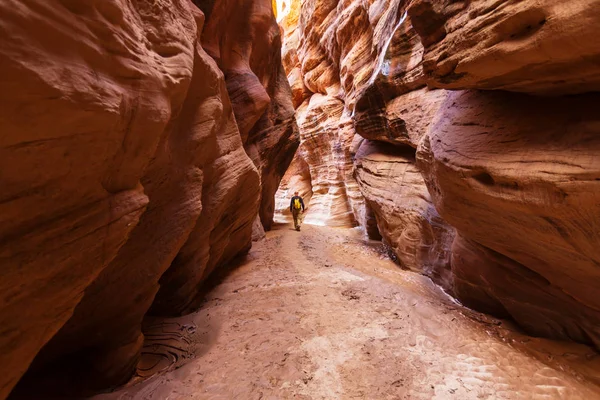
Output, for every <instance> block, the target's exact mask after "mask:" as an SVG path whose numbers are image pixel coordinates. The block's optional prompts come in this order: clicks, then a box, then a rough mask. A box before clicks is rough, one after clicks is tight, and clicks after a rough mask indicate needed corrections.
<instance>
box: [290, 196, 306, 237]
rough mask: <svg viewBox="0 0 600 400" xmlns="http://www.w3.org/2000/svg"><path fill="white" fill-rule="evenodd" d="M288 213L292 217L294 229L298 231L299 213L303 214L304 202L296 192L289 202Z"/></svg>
mask: <svg viewBox="0 0 600 400" xmlns="http://www.w3.org/2000/svg"><path fill="white" fill-rule="evenodd" d="M290 211H291V212H292V216H293V217H294V228H296V230H297V231H299V230H300V213H301V212H304V201H303V200H302V197H300V196H299V194H298V192H294V197H292V199H291V200H290Z"/></svg>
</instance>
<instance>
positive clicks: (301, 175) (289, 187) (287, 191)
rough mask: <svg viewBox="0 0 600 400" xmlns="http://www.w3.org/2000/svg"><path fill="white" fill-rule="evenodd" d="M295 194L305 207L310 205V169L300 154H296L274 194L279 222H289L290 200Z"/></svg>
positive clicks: (290, 213) (290, 215) (290, 214)
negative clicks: (299, 197) (296, 193)
mask: <svg viewBox="0 0 600 400" xmlns="http://www.w3.org/2000/svg"><path fill="white" fill-rule="evenodd" d="M295 192H298V194H299V195H300V196H301V197H302V199H303V201H304V204H305V205H308V204H310V199H311V198H312V194H313V193H312V184H311V181H310V169H309V167H308V164H307V163H306V160H305V159H304V158H303V157H302V155H301V152H297V153H296V155H295V156H294V159H293V160H292V163H291V164H290V166H289V168H288V170H287V171H286V172H285V175H284V176H283V179H282V180H281V184H280V185H279V189H278V190H277V193H276V194H275V214H276V216H277V217H278V219H279V222H291V220H292V219H291V218H292V212H291V211H290V199H291V198H292V196H293V195H294V193H295Z"/></svg>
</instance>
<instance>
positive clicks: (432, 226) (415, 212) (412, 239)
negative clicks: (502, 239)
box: [355, 140, 454, 288]
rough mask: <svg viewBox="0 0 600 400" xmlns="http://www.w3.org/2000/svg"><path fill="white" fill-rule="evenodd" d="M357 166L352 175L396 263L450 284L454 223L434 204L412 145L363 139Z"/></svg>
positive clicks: (446, 284) (442, 283)
mask: <svg viewBox="0 0 600 400" xmlns="http://www.w3.org/2000/svg"><path fill="white" fill-rule="evenodd" d="M355 166H356V180H357V181H358V185H359V186H360V189H361V191H362V193H363V195H364V196H365V199H366V200H367V203H368V204H369V206H370V208H371V209H372V210H373V213H374V214H375V217H376V219H377V226H378V227H379V232H380V233H381V235H382V236H383V238H384V239H385V241H386V242H387V243H388V244H389V245H390V247H391V248H392V249H393V251H394V253H395V254H396V255H397V257H398V261H399V262H400V264H401V265H402V266H403V267H404V268H407V269H410V270H412V271H415V272H419V273H422V274H424V275H427V276H430V277H432V278H433V280H434V281H435V282H436V283H439V284H440V285H442V286H443V287H445V288H451V282H452V277H451V273H450V247H451V244H452V240H453V239H454V229H452V228H451V227H450V226H449V225H448V224H447V223H446V222H445V221H444V220H443V219H442V218H441V217H440V216H439V215H438V213H437V211H436V210H435V208H434V207H433V204H432V203H431V199H430V197H429V193H428V192H427V188H426V186H425V182H424V181H423V177H422V176H421V173H420V172H419V170H418V169H417V167H416V165H415V156H414V151H413V150H412V149H410V148H404V149H403V150H401V149H398V148H397V147H394V146H392V145H389V144H384V143H378V142H371V141H368V140H365V141H363V142H362V144H361V146H360V148H359V150H358V152H357V153H356V160H355Z"/></svg>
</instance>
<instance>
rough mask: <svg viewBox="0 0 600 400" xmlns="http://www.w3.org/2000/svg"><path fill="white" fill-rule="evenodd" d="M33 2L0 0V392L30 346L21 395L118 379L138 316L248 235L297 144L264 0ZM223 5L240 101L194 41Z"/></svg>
mask: <svg viewBox="0 0 600 400" xmlns="http://www.w3.org/2000/svg"><path fill="white" fill-rule="evenodd" d="M47 3H48V2H45V1H37V0H33V1H29V2H27V3H22V2H19V1H12V0H9V1H7V2H3V3H2V4H1V5H0V31H2V37H3V40H2V46H0V61H1V62H0V73H1V75H0V76H1V78H0V82H1V84H2V89H3V90H2V91H1V93H0V103H1V107H0V121H1V124H0V126H1V128H0V129H1V130H2V135H1V136H2V138H3V141H2V143H0V181H1V182H2V188H1V189H0V195H1V196H2V199H3V200H2V201H1V202H0V211H1V212H0V218H1V219H2V224H1V225H2V227H1V228H0V238H1V239H0V242H1V243H2V245H1V246H0V271H1V272H0V289H2V293H3V295H2V300H1V302H0V350H1V352H2V354H3V363H2V365H1V367H0V371H1V372H2V374H1V377H0V398H5V397H6V396H7V395H8V394H9V392H10V391H11V389H12V388H13V387H14V385H15V384H16V383H17V381H18V380H19V378H20V377H21V376H22V375H23V374H24V373H25V371H26V370H27V369H28V368H29V367H30V365H31V364H32V362H33V365H31V368H30V371H29V373H28V374H27V377H26V378H25V380H24V381H23V384H22V385H20V386H19V388H18V389H17V392H19V393H28V394H30V395H33V396H34V397H35V396H37V394H39V393H40V392H41V391H44V392H45V393H51V391H52V390H55V389H57V387H58V389H60V386H61V382H65V381H66V382H69V384H68V385H62V386H63V389H64V387H69V388H70V389H72V390H73V391H74V392H77V391H81V390H90V389H91V390H96V389H100V388H105V387H107V386H112V385H116V384H119V383H122V382H124V381H126V380H127V379H128V378H129V376H130V375H131V373H132V372H133V370H134V368H135V364H136V361H137V358H138V355H139V350H140V348H141V345H142V343H143V336H142V334H141V322H142V319H143V317H144V315H145V314H146V313H147V312H148V310H149V309H150V308H151V309H152V312H153V313H156V314H163V315H165V314H177V313H180V312H185V311H186V310H188V309H189V307H191V306H192V307H193V300H194V298H195V297H196V295H197V294H198V290H199V287H200V285H201V283H202V282H203V280H205V279H206V277H207V276H208V274H210V272H211V271H213V270H214V269H215V268H218V267H219V266H220V265H223V264H224V263H226V262H227V261H228V260H230V259H231V258H233V257H234V256H235V255H236V254H238V253H240V252H242V251H245V250H247V249H248V248H249V246H250V245H251V235H252V225H253V222H254V220H255V219H256V217H257V215H258V214H260V217H261V220H262V221H263V224H264V225H269V224H270V218H272V212H273V208H274V205H273V203H274V198H273V196H274V193H275V190H276V188H277V186H278V183H279V180H280V179H281V177H282V176H283V174H284V172H285V170H286V168H287V165H288V164H289V163H290V162H291V159H292V157H293V154H294V151H295V149H296V147H297V146H298V138H297V133H296V132H295V130H296V128H295V120H294V115H293V107H292V105H291V94H290V93H291V91H290V88H289V85H288V84H287V81H286V80H285V79H283V73H282V67H281V62H280V54H279V49H278V46H279V45H278V43H279V42H278V40H279V39H278V38H279V30H278V28H277V26H276V24H275V21H274V17H273V15H272V11H271V2H270V1H266V0H264V1H263V0H256V1H247V2H246V3H247V4H246V6H247V7H245V8H236V7H234V6H233V5H232V4H229V3H231V2H226V1H223V2H221V1H216V2H214V3H215V4H214V10H213V5H211V7H210V12H207V15H209V16H212V17H209V18H208V19H207V22H206V25H205V16H204V14H203V12H202V11H201V9H199V8H198V7H197V6H196V5H195V4H193V3H192V2H191V1H189V0H159V1H154V2H145V1H124V0H108V1H102V2H94V3H93V4H92V3H89V4H88V3H86V4H83V3H82V2H80V1H75V0H64V1H61V2H59V3H58V4H54V3H53V4H52V5H50V4H47ZM200 3H204V2H200ZM201 6H202V7H203V8H206V7H208V6H207V5H206V4H201ZM232 9H233V10H234V14H235V13H237V14H235V15H234V16H232V17H231V18H236V20H238V21H242V22H245V25H244V28H245V29H246V32H247V33H248V32H252V33H253V35H254V36H253V40H252V44H253V48H252V51H250V52H249V56H248V57H247V58H244V60H245V61H248V65H249V68H248V69H246V70H243V71H242V74H243V75H244V76H245V77H246V78H247V79H250V80H253V81H255V82H257V85H258V86H260V88H262V90H261V89H260V88H259V87H258V86H256V90H250V91H249V92H247V93H246V94H245V96H246V97H245V98H244V99H243V100H240V99H239V97H237V93H236V91H235V88H236V87H235V85H234V84H232V81H233V82H235V78H234V77H233V78H232V76H235V75H230V74H229V72H230V71H231V68H230V64H225V63H223V60H222V59H220V58H219V57H217V56H215V54H213V53H211V52H210V51H209V52H208V53H207V52H206V51H205V48H206V49H209V50H212V47H211V45H210V44H211V36H210V35H221V34H222V32H220V31H215V29H216V28H214V26H215V24H218V22H219V21H220V20H222V18H223V13H225V12H228V10H232ZM204 11H206V9H204ZM211 18H212V19H211ZM211 22H212V24H211ZM205 27H206V29H205V30H204V34H203V28H205ZM241 34H242V35H243V34H244V33H243V32H242V33H241ZM248 35H249V33H248ZM221 44H222V45H223V46H224V48H225V49H224V50H222V51H221V54H227V53H228V52H229V54H234V53H236V52H237V49H238V48H247V44H246V43H241V39H240V38H239V37H230V41H229V42H227V41H225V42H221ZM236 46H237V47H236ZM245 46H246V47H245ZM236 68H237V67H235V68H233V69H236ZM236 70H240V71H241V69H239V68H238V69H236ZM248 102H250V103H252V104H258V105H259V107H256V108H255V107H252V106H248V107H247V109H246V108H244V105H245V104H247V103H248ZM245 110H247V111H245ZM263 183H264V184H263ZM157 293H158V294H157ZM34 358H35V361H34ZM61 380H62V381H61ZM50 385H54V386H50ZM32 389H33V390H34V392H33V394H32V393H29V392H30V391H31V390H32ZM47 390H49V391H50V392H48V391H47Z"/></svg>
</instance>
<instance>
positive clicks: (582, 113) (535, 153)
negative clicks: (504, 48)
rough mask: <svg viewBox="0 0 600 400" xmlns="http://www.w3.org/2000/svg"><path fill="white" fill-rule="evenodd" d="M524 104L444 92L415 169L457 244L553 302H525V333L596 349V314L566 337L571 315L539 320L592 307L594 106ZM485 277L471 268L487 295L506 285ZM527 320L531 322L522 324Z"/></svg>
mask: <svg viewBox="0 0 600 400" xmlns="http://www.w3.org/2000/svg"><path fill="white" fill-rule="evenodd" d="M533 100H534V99H532V97H530V96H526V95H518V94H507V93H485V92H470V91H467V92H455V93H452V94H451V95H450V97H449V98H448V100H447V102H446V103H445V104H444V106H443V109H444V112H443V114H442V115H441V116H440V119H439V121H438V122H437V123H436V124H435V126H434V127H433V129H432V130H431V131H430V136H429V139H428V140H427V141H426V142H424V143H423V146H422V147H421V149H420V153H419V161H420V166H421V168H422V170H423V171H424V174H425V177H426V181H427V184H428V186H429V188H430V192H431V195H432V197H433V199H434V202H435V205H436V208H437V209H438V211H439V212H440V214H441V215H442V216H443V217H444V218H445V219H446V220H447V221H448V222H449V223H450V224H452V225H453V226H455V227H456V228H457V229H458V231H459V232H460V233H461V235H462V236H464V237H466V238H468V239H471V240H474V241H475V242H477V243H479V244H481V245H483V246H485V247H487V248H489V249H491V250H493V251H495V252H497V253H499V254H500V255H503V256H505V257H508V258H510V259H511V260H514V261H513V265H514V263H518V264H521V265H523V266H524V267H525V268H526V269H529V270H530V273H531V274H535V275H537V276H538V277H539V281H541V282H545V284H544V285H545V286H546V289H544V290H546V291H548V292H552V293H554V295H553V296H549V297H547V298H539V297H536V296H534V295H533V293H532V294H531V298H529V299H528V302H529V303H530V304H531V305H532V306H533V305H534V304H535V305H536V308H537V309H538V311H537V312H536V313H535V314H536V315H533V313H531V314H532V315H530V316H529V317H527V318H528V319H529V320H530V321H529V322H528V323H526V324H527V327H528V328H530V331H534V332H536V333H542V332H543V333H544V334H545V335H546V336H548V335H549V336H553V337H557V338H564V339H568V338H571V339H575V340H579V341H586V342H590V341H591V342H594V343H595V344H596V345H598V344H599V341H598V337H599V336H598V335H599V333H600V332H599V331H598V328H597V326H599V325H598V318H600V313H598V312H597V311H596V312H591V313H588V312H587V311H585V314H586V318H585V319H584V320H586V321H588V322H586V323H585V324H584V325H585V326H584V325H579V326H578V328H579V329H580V332H578V333H575V330H576V329H575V327H573V323H572V322H569V321H570V320H571V318H572V316H571V315H564V317H561V315H563V314H562V313H556V312H555V311H552V312H551V315H552V316H551V317H550V316H544V315H545V314H546V313H545V312H544V311H543V310H544V309H548V310H556V309H561V308H562V307H564V306H565V305H566V304H571V303H572V304H579V307H572V311H571V313H573V314H577V313H578V312H580V311H581V312H584V310H585V309H589V310H590V311H591V310H598V309H599V308H600V304H598V296H597V288H598V285H599V284H600V269H599V268H598V265H599V262H600V253H599V250H598V249H600V242H599V240H600V235H599V232H600V231H599V228H598V226H597V223H596V221H598V217H599V216H600V208H598V204H600V202H599V200H600V190H599V189H600V183H599V180H598V179H599V178H600V160H599V159H598V156H597V155H598V154H600V153H599V151H600V140H599V139H598V137H599V136H598V133H599V132H600V120H599V119H598V115H597V113H596V111H595V110H596V108H597V104H600V103H599V101H600V98H599V97H598V95H596V94H593V95H592V94H590V95H580V96H577V97H574V96H572V97H569V98H535V101H533ZM462 247H464V246H462ZM469 264H470V265H477V264H476V263H473V262H469ZM460 268H461V269H465V268H466V267H465V263H463V264H461V267H460ZM505 268H508V267H505ZM511 269H514V267H512V266H511ZM491 271H493V269H492V268H491V267H485V268H484V267H483V266H482V267H480V269H478V272H479V273H480V274H481V275H482V276H483V277H484V278H483V279H485V280H486V281H487V285H486V286H488V287H487V289H489V290H490V291H492V292H493V291H494V290H500V288H501V287H502V286H503V285H504V284H505V282H504V281H503V280H499V279H497V278H495V276H496V274H494V276H490V277H489V278H485V277H486V276H487V275H488V274H490V272H491ZM463 279H465V280H468V278H466V277H463ZM535 286H537V285H532V284H528V282H527V281H525V280H523V281H522V282H521V283H520V284H519V285H518V286H515V287H513V288H512V290H511V292H514V295H515V296H521V297H527V296H528V294H527V292H529V291H532V290H533V289H532V288H533V287H535ZM559 293H561V294H560V295H559ZM551 298H553V299H554V300H553V301H551V300H550V299H551ZM542 299H543V300H542ZM511 310H514V308H511ZM509 312H511V311H510V310H509ZM525 314H526V315H529V314H530V313H525ZM515 318H517V320H519V319H520V318H519V315H518V314H517V315H515ZM536 318H540V321H539V323H533V322H531V320H535V319H536ZM543 318H546V319H551V320H552V321H553V322H552V324H546V323H545V321H541V319H543ZM588 323H589V324H590V325H589V326H588ZM533 325H535V326H537V328H533ZM561 327H562V328H561ZM563 328H564V329H563Z"/></svg>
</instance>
